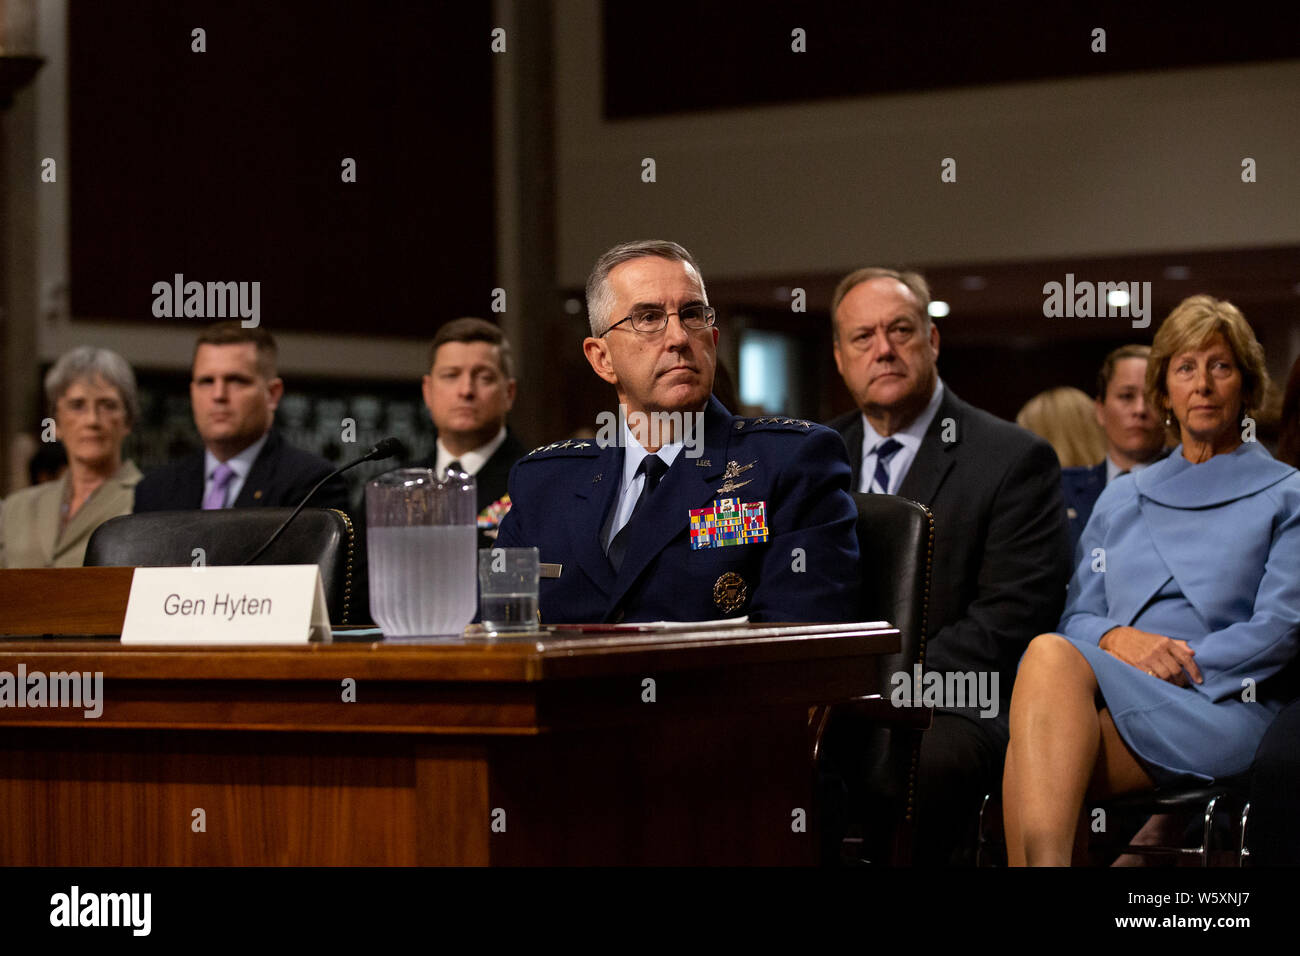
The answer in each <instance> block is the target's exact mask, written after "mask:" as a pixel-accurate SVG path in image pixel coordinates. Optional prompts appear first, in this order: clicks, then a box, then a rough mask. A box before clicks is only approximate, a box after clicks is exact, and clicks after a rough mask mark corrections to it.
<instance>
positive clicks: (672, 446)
mask: <svg viewBox="0 0 1300 956" xmlns="http://www.w3.org/2000/svg"><path fill="white" fill-rule="evenodd" d="M587 312H588V315H589V318H590V321H591V333H592V334H591V336H590V337H589V338H587V339H586V340H584V342H583V350H584V352H585V353H586V356H587V360H588V361H589V362H590V363H591V367H592V369H593V370H594V371H595V372H596V374H597V375H599V376H600V377H601V378H603V379H604V380H605V381H607V382H609V383H610V384H611V385H613V386H614V388H615V390H616V391H617V393H618V398H619V402H620V414H619V415H618V416H614V415H612V413H611V414H610V415H609V416H608V417H607V418H606V420H605V421H604V424H603V425H602V427H601V430H600V432H599V433H598V435H597V438H596V440H577V441H575V440H568V441H562V442H557V443H554V444H551V445H546V446H543V447H541V448H537V449H534V450H533V451H532V452H531V453H529V454H528V455H527V456H525V457H524V458H523V459H521V460H520V461H519V463H518V464H516V465H515V467H514V469H513V471H512V472H511V475H510V498H511V501H512V502H513V504H512V508H511V510H510V513H509V514H508V515H507V516H506V517H505V519H504V521H503V522H502V524H501V532H500V535H499V536H498V538H497V544H498V546H500V547H529V546H536V547H537V548H538V549H539V551H540V557H541V561H542V562H543V563H544V564H547V565H550V566H551V570H550V576H547V574H546V573H545V572H544V574H543V580H542V581H541V588H540V595H539V598H540V610H541V615H542V620H543V621H544V622H556V623H563V622H600V621H609V622H619V621H652V620H670V619H671V620H688V621H689V620H707V619H717V618H724V617H733V616H739V615H744V614H747V615H749V617H750V618H751V619H753V620H758V621H847V620H854V619H856V618H857V612H858V589H859V575H858V546H857V538H856V536H855V531H854V524H855V521H856V517H857V511H856V508H855V506H854V503H853V499H852V498H851V497H850V495H849V493H848V489H849V477H850V469H849V463H848V459H847V457H846V454H845V449H844V445H843V442H842V441H841V440H840V438H839V436H838V435H837V434H835V433H834V432H833V431H831V430H830V429H827V428H824V427H822V426H819V425H815V424H813V423H812V422H808V421H803V420H797V419H790V418H784V417H771V418H757V419H747V418H737V417H735V416H733V415H732V414H731V413H730V412H728V411H727V409H726V408H725V407H723V405H722V404H721V403H720V402H718V401H717V399H716V398H713V397H712V395H711V390H712V387H713V376H714V369H715V366H716V360H717V354H716V349H717V342H718V330H717V327H716V325H715V313H714V310H713V309H712V307H710V306H709V304H708V298H707V296H706V294H705V291H704V280H703V278H702V277H701V275H700V271H699V268H698V267H697V266H696V264H695V261H694V259H693V258H692V257H691V254H690V253H689V252H687V251H686V250H685V249H683V248H682V247H681V246H679V245H677V244H676V243H672V242H660V241H644V242H630V243H622V244H620V245H618V246H615V247H614V248H613V249H611V250H609V251H608V252H606V253H605V254H604V255H603V256H601V257H600V259H599V260H597V262H596V266H595V268H594V269H593V270H592V273H591V276H590V278H589V279H588V281H587Z"/></svg>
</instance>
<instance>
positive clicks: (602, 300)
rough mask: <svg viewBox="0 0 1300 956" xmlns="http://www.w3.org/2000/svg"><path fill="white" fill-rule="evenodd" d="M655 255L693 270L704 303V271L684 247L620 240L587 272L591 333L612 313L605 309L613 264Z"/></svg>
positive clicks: (609, 299)
mask: <svg viewBox="0 0 1300 956" xmlns="http://www.w3.org/2000/svg"><path fill="white" fill-rule="evenodd" d="M646 256H655V257H657V258H659V259H668V260H669V261H671V262H684V263H686V264H687V265H688V266H690V267H691V269H692V270H693V271H694V272H695V278H696V279H698V280H699V283H700V295H701V296H703V298H704V304H705V305H708V304H709V296H708V293H707V292H705V291H704V275H703V273H701V272H700V267H699V264H698V263H696V261H695V257H694V256H692V255H691V254H690V253H689V252H687V251H686V249H685V248H683V247H682V246H679V245H678V244H677V243H675V242H668V241H667V240H665V239H638V240H636V241H635V242H620V243H619V244H618V245H616V246H615V247H614V248H612V249H610V250H609V251H608V252H606V253H605V254H604V255H603V256H601V257H600V258H599V259H597V260H596V264H595V265H594V266H592V269H591V275H590V276H588V277H587V320H588V321H589V322H590V323H591V334H592V335H593V336H597V335H600V334H601V333H602V332H605V331H607V330H608V329H609V327H610V325H611V324H612V319H613V316H611V315H610V314H609V313H610V312H611V311H612V310H613V308H614V292H613V290H611V289H610V287H609V274H610V273H611V272H613V271H614V269H615V267H617V266H620V265H622V264H623V263H625V262H630V261H631V260H633V259H641V258H644V257H646Z"/></svg>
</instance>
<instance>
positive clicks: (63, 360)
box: [0, 346, 141, 568]
mask: <svg viewBox="0 0 1300 956" xmlns="http://www.w3.org/2000/svg"><path fill="white" fill-rule="evenodd" d="M45 398H46V401H47V403H48V404H49V408H50V414H51V415H53V417H54V427H55V433H56V435H57V437H58V438H59V440H60V441H62V442H63V447H64V448H65V450H66V451H67V453H68V470H67V471H65V472H64V473H63V477H62V478H59V479H58V480H55V481H47V482H45V483H43V484H40V485H36V486H35V487H32V488H24V489H22V490H21V491H17V492H15V493H14V494H13V495H11V496H10V497H9V498H7V499H6V500H5V502H4V505H3V507H2V510H0V567H6V568H71V567H80V566H81V562H82V560H83V559H84V558H85V555H86V543H87V542H88V541H89V540H90V535H91V532H93V531H94V530H95V529H96V528H98V527H99V526H100V525H101V524H103V523H104V522H105V521H107V520H108V519H109V518H114V517H117V516H118V515H124V514H130V513H131V509H132V506H133V505H134V503H135V486H136V483H137V482H139V480H140V477H141V475H140V471H139V469H137V468H136V467H135V464H134V463H132V462H130V461H123V460H122V442H123V441H124V440H125V439H126V436H127V435H129V434H131V426H132V425H133V424H134V423H135V419H136V414H137V412H138V409H139V405H138V401H137V398H136V390H135V374H134V373H133V372H132V371H131V366H130V365H128V364H127V362H126V360H125V359H123V358H122V357H121V356H120V355H118V354H117V353H116V352H111V351H109V350H108V349H97V348H93V347H91V346H81V347H79V348H75V349H73V350H72V351H70V352H67V353H65V354H64V355H62V356H61V357H60V358H59V360H58V361H57V362H55V363H54V366H53V367H52V368H51V369H50V371H49V372H48V373H47V374H46V376H45Z"/></svg>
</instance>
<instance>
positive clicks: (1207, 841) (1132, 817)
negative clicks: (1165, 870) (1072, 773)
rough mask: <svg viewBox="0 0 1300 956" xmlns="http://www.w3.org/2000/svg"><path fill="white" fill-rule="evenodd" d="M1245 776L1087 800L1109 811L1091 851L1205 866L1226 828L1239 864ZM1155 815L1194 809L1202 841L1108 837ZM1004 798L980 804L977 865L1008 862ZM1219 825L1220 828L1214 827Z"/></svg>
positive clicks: (1227, 846)
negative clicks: (1139, 841) (1132, 840)
mask: <svg viewBox="0 0 1300 956" xmlns="http://www.w3.org/2000/svg"><path fill="white" fill-rule="evenodd" d="M1246 787H1247V778H1246V777H1245V776H1241V777H1233V778H1230V779H1227V780H1217V781H1215V782H1214V783H1212V784H1208V785H1199V784H1190V785H1188V786H1185V787H1173V788H1166V789H1162V790H1149V791H1145V792H1142V793H1129V794H1124V795H1122V796H1118V797H1111V798H1109V799H1106V800H1100V801H1096V802H1095V805H1094V803H1089V804H1088V809H1089V811H1090V812H1091V811H1092V810H1094V809H1096V810H1102V811H1104V812H1105V820H1106V821H1107V824H1106V828H1105V830H1104V831H1102V833H1100V834H1097V833H1093V834H1089V843H1088V854H1089V856H1090V857H1092V858H1093V860H1094V861H1098V860H1104V859H1109V858H1113V857H1114V856H1116V855H1118V854H1120V853H1131V854H1135V855H1138V856H1153V857H1162V858H1164V859H1166V860H1177V859H1180V858H1187V857H1192V858H1195V859H1196V860H1197V862H1198V863H1199V864H1200V865H1201V866H1203V867H1207V866H1209V865H1210V864H1211V863H1212V862H1213V861H1214V856H1215V850H1216V846H1215V836H1216V832H1217V833H1226V835H1227V838H1226V839H1222V838H1221V843H1222V844H1223V846H1222V850H1223V851H1225V852H1226V851H1229V850H1231V851H1232V852H1233V853H1234V854H1235V856H1236V863H1237V865H1238V866H1241V865H1242V864H1243V863H1244V861H1245V859H1246V857H1248V856H1249V855H1250V854H1249V851H1248V850H1247V849H1246V823H1247V819H1248V817H1249V815H1250V803H1249V801H1248V800H1247V799H1246ZM1155 814H1173V815H1176V816H1180V817H1185V816H1187V815H1189V814H1194V815H1195V819H1194V820H1193V826H1191V827H1189V832H1190V831H1191V830H1193V829H1194V830H1195V831H1196V834H1197V838H1198V840H1199V842H1196V843H1195V845H1193V846H1185V845H1181V844H1180V845H1178V846H1173V845H1166V844H1132V843H1127V842H1125V841H1122V840H1121V841H1115V840H1113V839H1107V838H1106V836H1107V835H1112V834H1114V833H1117V832H1118V833H1130V834H1133V833H1136V832H1137V831H1138V829H1139V828H1140V827H1141V826H1142V824H1143V822H1144V821H1145V820H1146V819H1147V818H1148V817H1151V816H1153V815H1155ZM1001 815H1002V800H1001V797H1000V796H995V795H994V794H987V795H985V797H984V803H983V806H981V807H980V819H979V846H978V848H977V850H976V853H975V865H976V866H986V865H997V866H1005V865H1006V843H1005V842H1004V840H1003V839H1002V831H1001ZM1216 824H1218V825H1219V826H1218V828H1217V829H1216Z"/></svg>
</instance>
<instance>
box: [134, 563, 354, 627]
mask: <svg viewBox="0 0 1300 956" xmlns="http://www.w3.org/2000/svg"><path fill="white" fill-rule="evenodd" d="M313 639H314V640H321V641H328V640H330V624H329V614H328V612H327V611H326V608H325V589H324V588H323V587H322V586H321V579H320V568H319V567H317V566H316V565H314V564H281V565H266V564H259V565H254V566H249V567H197V568H136V571H135V577H134V578H133V579H132V582H131V595H130V597H129V598H128V600H127V605H126V621H125V623H124V624H123V625H122V643H123V644H306V643H307V642H308V641H310V640H313Z"/></svg>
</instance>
